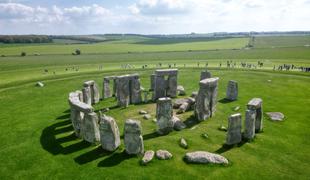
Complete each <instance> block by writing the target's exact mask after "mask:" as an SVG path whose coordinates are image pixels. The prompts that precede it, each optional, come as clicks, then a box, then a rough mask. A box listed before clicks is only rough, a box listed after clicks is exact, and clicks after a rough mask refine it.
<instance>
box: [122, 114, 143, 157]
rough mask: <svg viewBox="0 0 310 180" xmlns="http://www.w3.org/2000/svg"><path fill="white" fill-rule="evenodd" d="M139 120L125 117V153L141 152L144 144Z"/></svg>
mask: <svg viewBox="0 0 310 180" xmlns="http://www.w3.org/2000/svg"><path fill="white" fill-rule="evenodd" d="M141 134H142V128H141V123H140V121H136V120H131V119H127V120H126V122H125V129H124V143H125V148H126V152H127V154H143V153H144V144H143V137H142V135H141Z"/></svg>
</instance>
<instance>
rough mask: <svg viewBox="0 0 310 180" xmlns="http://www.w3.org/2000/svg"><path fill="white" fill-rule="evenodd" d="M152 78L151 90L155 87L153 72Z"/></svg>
mask: <svg viewBox="0 0 310 180" xmlns="http://www.w3.org/2000/svg"><path fill="white" fill-rule="evenodd" d="M150 80H151V87H150V90H151V91H153V90H154V89H155V74H151V76H150Z"/></svg>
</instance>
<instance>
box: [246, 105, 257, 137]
mask: <svg viewBox="0 0 310 180" xmlns="http://www.w3.org/2000/svg"><path fill="white" fill-rule="evenodd" d="M255 116H256V111H255V110H249V109H247V110H246V111H245V129H244V138H245V139H247V140H251V139H253V138H254V136H255Z"/></svg>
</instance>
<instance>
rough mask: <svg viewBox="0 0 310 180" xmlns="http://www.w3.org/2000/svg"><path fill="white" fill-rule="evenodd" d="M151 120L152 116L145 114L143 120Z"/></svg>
mask: <svg viewBox="0 0 310 180" xmlns="http://www.w3.org/2000/svg"><path fill="white" fill-rule="evenodd" d="M151 118H152V116H151V115H150V114H144V115H143V119H145V120H149V119H151Z"/></svg>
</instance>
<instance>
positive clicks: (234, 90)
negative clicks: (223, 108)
mask: <svg viewBox="0 0 310 180" xmlns="http://www.w3.org/2000/svg"><path fill="white" fill-rule="evenodd" d="M226 99H228V100H230V101H235V100H237V99H238V82H237V81H233V80H230V81H228V85H227V91H226Z"/></svg>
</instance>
